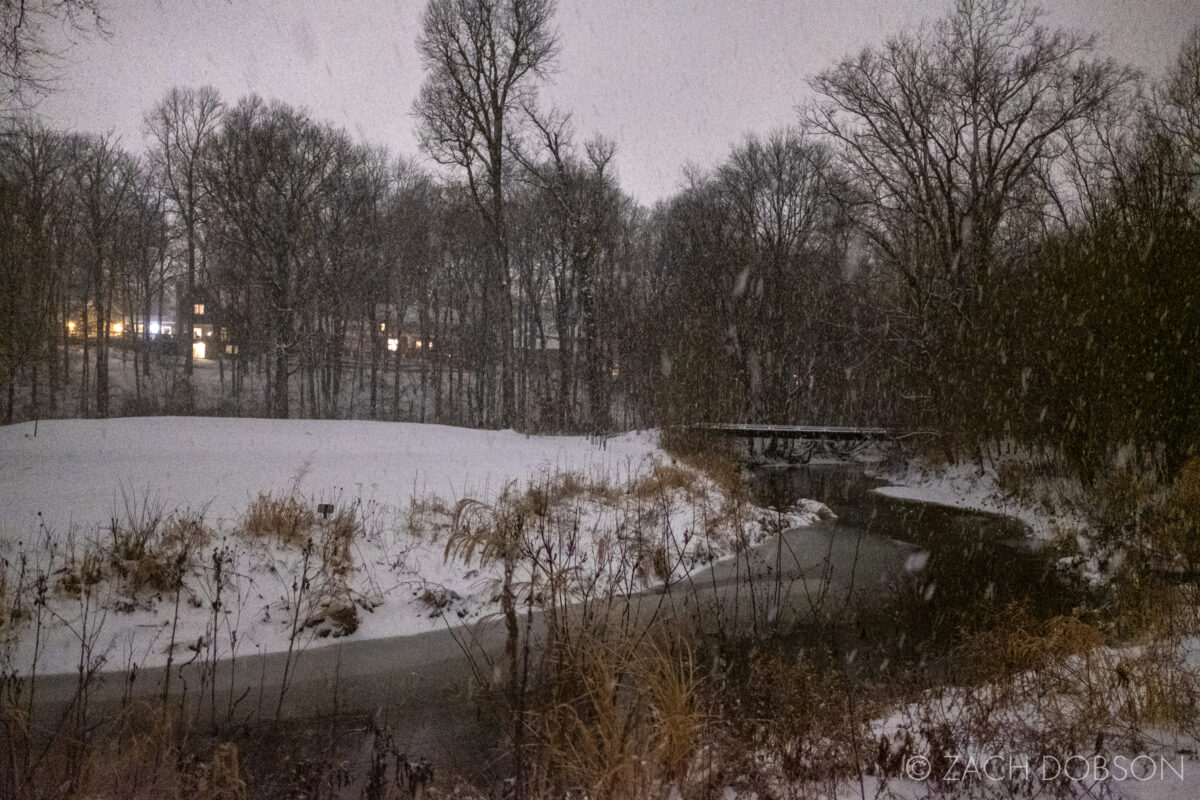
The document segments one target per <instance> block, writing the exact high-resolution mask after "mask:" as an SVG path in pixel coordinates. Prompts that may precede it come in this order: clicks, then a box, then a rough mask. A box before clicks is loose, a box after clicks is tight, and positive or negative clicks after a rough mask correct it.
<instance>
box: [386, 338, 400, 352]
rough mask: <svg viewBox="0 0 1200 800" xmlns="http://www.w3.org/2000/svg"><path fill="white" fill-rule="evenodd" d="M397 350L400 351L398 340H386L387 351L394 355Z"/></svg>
mask: <svg viewBox="0 0 1200 800" xmlns="http://www.w3.org/2000/svg"><path fill="white" fill-rule="evenodd" d="M399 349H400V340H399V339H388V350H391V351H392V352H393V353H394V352H396V351H397V350H399Z"/></svg>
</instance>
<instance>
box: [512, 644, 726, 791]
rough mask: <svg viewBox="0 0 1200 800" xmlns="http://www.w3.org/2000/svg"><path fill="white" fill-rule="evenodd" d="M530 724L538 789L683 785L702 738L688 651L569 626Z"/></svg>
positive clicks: (697, 687)
mask: <svg viewBox="0 0 1200 800" xmlns="http://www.w3.org/2000/svg"><path fill="white" fill-rule="evenodd" d="M576 633H577V634H578V635H580V636H581V637H582V638H577V639H575V640H574V642H573V646H572V647H570V648H568V649H565V650H563V651H561V653H560V658H559V659H558V660H557V661H556V662H555V663H554V664H553V665H552V669H550V670H549V671H548V672H546V673H545V674H544V675H543V679H544V680H546V681H547V682H548V684H549V685H548V686H547V687H546V693H545V695H544V697H545V705H544V707H543V708H542V710H541V711H540V713H538V714H537V715H536V717H535V721H534V722H533V726H534V729H535V731H536V734H537V744H538V747H539V758H538V774H539V781H538V782H539V783H540V784H541V788H542V791H543V794H545V795H546V796H563V795H570V794H573V793H578V794H580V795H581V796H587V797H611V798H630V799H631V800H632V799H633V798H642V797H654V796H665V795H666V794H668V788H667V787H669V786H671V785H672V784H674V785H675V786H676V787H677V788H679V787H683V786H684V785H685V784H686V782H687V781H688V780H689V774H690V773H691V772H692V767H693V766H694V764H695V760H696V756H697V753H698V752H699V751H700V748H701V747H702V744H703V742H704V729H705V727H706V725H707V717H706V715H705V714H704V713H703V710H702V703H703V692H702V683H701V680H700V677H699V675H698V672H697V670H696V669H695V667H694V664H693V661H692V651H691V650H690V649H689V648H687V647H686V646H684V645H683V644H682V643H681V642H678V641H676V642H674V644H673V645H670V646H667V645H661V646H660V645H656V644H653V643H650V642H649V641H648V640H645V639H642V638H640V637H636V636H633V635H631V634H629V632H621V631H618V630H614V629H606V630H604V631H603V632H601V631H600V630H599V629H592V630H590V631H583V630H580V631H576Z"/></svg>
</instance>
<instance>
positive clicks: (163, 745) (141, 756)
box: [0, 703, 249, 800]
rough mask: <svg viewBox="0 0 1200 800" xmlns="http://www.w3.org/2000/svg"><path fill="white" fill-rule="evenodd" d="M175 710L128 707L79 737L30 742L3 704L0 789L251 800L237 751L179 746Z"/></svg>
mask: <svg viewBox="0 0 1200 800" xmlns="http://www.w3.org/2000/svg"><path fill="white" fill-rule="evenodd" d="M177 711H178V710H177V709H174V710H171V709H167V708H165V707H164V706H162V705H161V704H158V703H133V704H130V705H128V706H125V707H124V708H123V709H122V710H121V711H120V712H119V713H117V715H116V716H114V717H113V718H111V719H109V720H108V721H106V722H104V723H103V724H102V725H100V726H99V727H98V728H97V729H94V730H91V731H88V733H87V735H86V736H84V737H82V738H80V737H77V736H75V735H73V734H71V733H68V732H66V731H58V732H56V733H54V734H53V735H52V737H51V738H50V740H49V741H43V740H40V739H38V740H35V738H36V737H37V736H38V735H39V734H34V735H32V736H31V732H30V730H29V726H27V725H26V724H25V719H24V715H23V714H22V712H20V711H19V710H17V709H15V708H14V707H12V706H6V707H5V708H4V709H3V730H4V732H5V734H6V736H5V737H4V738H5V739H6V744H7V746H8V751H9V753H8V757H7V758H5V759H3V760H0V782H2V784H0V791H2V793H3V795H4V796H6V797H13V798H31V799H32V798H37V799H38V800H85V799H86V800H92V799H93V798H110V797H111V798H118V797H119V798H122V799H123V800H124V798H129V800H151V799H152V798H155V799H156V798H178V800H208V799H209V798H212V799H213V800H245V798H247V797H249V793H248V791H247V787H246V782H245V781H244V780H243V778H242V769H241V765H240V763H239V759H238V749H237V746H236V745H235V744H233V743H232V742H229V741H223V742H217V743H215V744H214V745H213V746H211V749H210V752H209V753H208V755H207V756H203V755H201V754H199V753H197V752H196V751H193V750H189V749H185V748H183V747H182V745H181V743H183V742H185V741H187V740H188V738H189V736H190V735H191V734H190V732H191V730H192V726H191V725H190V724H188V723H186V722H184V723H181V721H180V719H179V717H178V713H177Z"/></svg>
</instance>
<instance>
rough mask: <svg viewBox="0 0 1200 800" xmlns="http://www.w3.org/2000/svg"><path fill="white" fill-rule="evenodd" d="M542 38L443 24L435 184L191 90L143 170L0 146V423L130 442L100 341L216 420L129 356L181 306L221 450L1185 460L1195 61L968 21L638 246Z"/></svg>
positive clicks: (848, 65) (172, 399) (153, 133)
mask: <svg viewBox="0 0 1200 800" xmlns="http://www.w3.org/2000/svg"><path fill="white" fill-rule="evenodd" d="M553 12H554V4H553V2H551V0H538V1H537V2H534V1H533V0H522V2H516V1H515V0H482V1H481V0H471V1H470V2H467V0H433V2H430V3H429V5H428V7H427V9H426V13H425V18H424V28H423V33H422V35H421V37H420V39H419V41H418V50H419V52H420V54H421V57H422V59H423V62H424V64H425V68H426V76H427V77H426V83H425V85H424V86H423V87H422V91H421V95H420V99H419V100H418V103H417V106H416V112H417V117H418V120H419V122H418V124H419V126H420V134H421V139H422V146H423V150H424V152H425V153H426V154H427V155H428V156H429V157H431V158H432V160H433V161H435V162H437V163H438V164H439V165H441V166H442V168H443V169H442V170H441V171H439V172H437V173H436V175H435V174H434V173H432V172H430V171H428V170H426V169H424V168H423V167H421V166H419V164H418V163H417V162H416V161H413V160H410V159H406V158H397V157H395V156H393V155H391V154H388V153H387V152H386V151H384V150H383V149H381V148H378V147H374V146H371V145H369V144H365V143H361V142H356V141H354V140H352V139H351V138H350V137H349V136H348V135H347V134H346V133H345V132H344V131H341V130H339V129H336V128H333V127H331V126H329V125H327V124H323V123H321V122H319V121H317V120H314V119H312V118H311V116H310V115H309V114H307V113H306V112H305V111H303V110H301V109H296V108H293V107H290V106H287V105H284V104H281V103H272V102H266V101H264V100H262V99H260V98H257V97H248V98H243V99H241V100H238V101H225V100H223V99H222V98H220V97H218V96H217V94H216V93H215V92H214V91H212V90H210V89H197V90H190V89H176V90H173V91H172V92H170V93H169V94H168V95H167V97H165V98H164V100H163V101H162V102H161V103H160V104H159V105H158V106H157V107H156V108H154V109H152V110H150V111H149V112H148V113H147V115H146V133H147V136H146V149H145V151H144V153H142V154H141V155H138V156H135V155H133V154H132V153H130V152H129V151H127V150H126V149H125V148H124V147H122V145H121V143H119V142H115V141H113V140H112V139H111V138H104V137H95V136H88V135H79V134H73V133H64V132H57V131H52V130H48V129H46V128H45V127H43V126H41V125H39V124H37V123H34V122H29V121H15V122H11V123H10V124H8V125H7V126H6V128H5V130H4V132H3V136H2V141H3V150H2V153H0V205H2V206H3V207H2V208H0V249H2V251H0V270H2V271H3V273H2V275H0V380H3V381H4V386H5V388H6V397H5V400H4V418H5V419H6V420H8V421H12V420H14V419H22V418H29V417H32V416H35V415H46V414H51V415H52V414H61V413H80V414H84V415H93V414H99V415H105V414H112V413H118V412H119V411H120V410H121V409H119V408H114V407H113V405H112V399H111V398H112V397H113V396H114V390H113V386H112V385H111V379H110V376H109V374H108V370H109V363H110V361H111V353H110V350H111V349H112V348H113V347H114V346H115V344H116V343H115V342H114V341H113V323H114V321H122V330H123V331H124V333H123V334H122V335H121V337H120V344H121V349H120V352H121V353H122V354H124V355H125V357H127V358H131V359H133V360H134V365H135V367H136V369H135V370H134V374H135V375H137V376H139V377H138V378H137V379H136V380H135V382H134V385H133V386H132V387H131V391H132V395H133V396H134V397H135V398H136V397H138V396H141V394H142V393H143V391H145V392H147V393H149V392H150V391H151V387H152V386H153V387H155V391H159V392H160V394H164V395H165V396H157V395H153V396H151V395H148V396H150V397H151V401H152V402H153V403H158V404H159V405H158V406H155V408H157V409H160V410H168V411H173V412H189V411H192V412H194V411H209V410H213V409H212V408H209V407H206V406H204V403H205V402H209V401H204V400H201V399H198V394H197V391H198V390H197V386H199V385H200V383H201V381H200V378H198V377H197V374H195V373H194V372H193V369H194V361H193V359H192V357H191V348H190V347H181V348H178V349H176V350H175V351H174V352H173V353H172V352H169V351H168V352H164V351H163V350H162V348H156V347H155V342H154V339H153V336H152V334H151V331H150V326H149V325H146V324H143V323H144V322H145V321H146V320H151V319H159V320H163V319H167V318H170V317H173V316H178V319H177V325H178V329H179V330H178V331H177V333H176V338H177V339H178V340H179V342H180V343H181V344H182V343H190V342H191V341H192V339H193V333H192V329H191V326H192V324H193V322H194V316H193V312H194V310H195V309H197V307H198V305H199V304H203V305H204V306H205V311H206V314H205V316H206V317H208V318H212V319H215V320H217V322H216V323H215V325H217V326H219V327H220V329H222V330H221V331H220V333H219V335H218V337H217V339H218V340H219V341H220V343H221V347H219V348H214V350H215V351H216V352H214V353H210V354H209V358H208V359H206V361H208V362H209V366H211V362H213V361H215V362H216V365H217V367H218V375H219V390H218V391H219V396H220V398H221V400H220V403H219V404H218V405H219V409H218V410H223V411H225V412H228V413H256V414H265V415H273V416H289V415H291V416H295V415H304V416H320V417H339V416H347V415H353V416H361V417H369V418H378V419H422V420H426V421H443V422H453V423H459V424H468V425H483V426H501V425H511V426H516V427H519V428H524V429H538V430H561V431H578V430H610V429H613V428H618V427H630V426H639V425H652V424H670V423H676V422H692V421H701V420H717V419H720V420H754V421H763V422H781V423H783V422H792V423H796V422H804V423H871V424H883V425H889V426H892V427H895V428H900V429H918V428H932V429H936V430H939V431H942V432H943V433H944V434H945V435H946V439H945V440H946V441H947V442H951V443H952V444H953V445H954V446H960V445H965V446H967V447H969V448H973V449H984V448H987V447H990V446H992V445H993V444H994V443H998V442H1025V443H1030V444H1034V445H1037V446H1041V447H1045V448H1048V449H1051V450H1054V451H1055V452H1058V453H1062V454H1065V455H1067V456H1069V457H1070V458H1071V459H1072V460H1073V461H1074V463H1075V464H1076V465H1077V466H1078V467H1081V468H1083V469H1084V470H1085V471H1086V470H1091V469H1094V468H1096V467H1097V466H1099V465H1102V464H1104V463H1107V462H1108V460H1110V459H1111V458H1113V457H1114V454H1115V453H1116V452H1117V451H1118V450H1120V449H1121V448H1124V447H1126V446H1128V445H1133V446H1136V447H1138V448H1141V449H1143V450H1145V451H1146V452H1148V453H1151V454H1153V455H1155V456H1156V457H1159V458H1161V459H1162V463H1163V464H1165V465H1166V466H1168V467H1171V468H1173V467H1175V466H1177V465H1178V464H1179V463H1181V461H1182V460H1183V459H1184V458H1186V457H1187V456H1188V454H1190V453H1192V452H1193V450H1194V447H1195V446H1196V444H1197V443H1198V442H1200V402H1198V399H1197V398H1200V366H1197V358H1196V357H1197V355H1198V354H1200V291H1198V290H1200V259H1198V256H1200V239H1198V236H1200V233H1198V230H1197V215H1198V213H1200V30H1198V31H1193V32H1192V34H1191V35H1190V36H1189V37H1188V39H1187V41H1186V42H1185V44H1184V47H1183V48H1182V50H1181V52H1180V53H1179V54H1178V57H1177V58H1176V60H1175V62H1174V63H1173V65H1172V67H1171V68H1170V69H1169V70H1168V72H1167V74H1165V75H1163V76H1161V77H1146V76H1141V75H1138V74H1136V73H1135V72H1133V71H1132V70H1130V69H1127V68H1125V67H1122V66H1120V65H1118V64H1115V63H1114V62H1112V61H1111V60H1109V59H1106V58H1104V57H1103V56H1102V54H1100V53H1099V52H1097V49H1096V45H1095V43H1094V41H1093V40H1092V39H1090V38H1086V37H1082V36H1079V35H1076V34H1073V33H1070V32H1066V31H1061V30H1056V29H1053V28H1051V27H1048V26H1046V25H1045V24H1044V23H1043V21H1042V20H1041V19H1040V18H1039V16H1038V14H1037V13H1036V10H1035V9H1034V8H1032V7H1030V6H1026V5H1024V4H1021V3H1018V2H1014V1H1013V0H958V2H956V3H955V4H954V5H953V6H952V7H951V8H950V9H948V11H947V12H946V14H945V15H944V16H942V17H941V18H939V19H937V20H935V21H933V22H931V23H929V24H927V25H925V26H923V27H921V28H920V29H918V30H916V31H912V32H906V33H902V34H899V35H897V36H895V37H893V38H891V39H889V40H887V41H886V42H884V43H882V44H879V45H876V46H872V47H868V48H866V49H864V50H863V51H862V52H861V53H858V54H856V55H854V56H851V57H848V58H846V59H845V60H843V61H841V62H840V63H838V64H836V65H834V66H832V67H830V68H829V69H827V70H825V71H823V72H821V73H820V74H818V75H817V76H815V77H813V78H811V79H810V80H809V89H810V90H811V95H812V96H813V97H814V98H815V99H814V100H813V101H812V102H810V103H808V104H807V105H805V106H804V107H803V108H801V109H800V110H799V111H798V116H797V120H796V123H795V124H794V125H793V126H792V127H790V128H788V129H787V130H784V131H777V132H773V133H767V134H761V135H752V136H749V137H748V138H747V139H746V140H745V141H744V142H742V143H741V144H739V145H737V146H736V147H734V148H733V150H732V151H731V153H730V155H729V157H728V158H727V159H726V160H725V161H724V162H723V163H721V164H719V165H717V166H716V167H714V168H712V169H709V170H691V171H690V172H689V173H688V174H687V175H686V176H685V188H683V189H681V190H680V191H679V192H678V193H677V194H676V195H675V196H673V197H672V198H670V199H668V200H666V201H663V202H661V203H658V204H657V205H656V206H655V207H653V208H650V209H647V208H643V207H640V206H638V205H637V204H636V203H635V202H633V201H632V200H631V199H630V198H629V197H628V196H627V195H625V194H624V193H623V192H622V190H621V188H620V185H619V183H618V180H617V177H616V175H615V170H614V167H613V157H614V152H615V150H616V145H614V144H613V143H611V142H608V141H607V140H604V139H603V138H595V139H592V140H590V141H588V142H586V143H583V144H580V143H579V142H577V141H576V137H575V135H574V134H573V132H572V130H571V126H570V122H569V118H568V117H566V116H565V115H563V114H562V113H561V112H557V111H547V110H543V109H542V108H541V107H540V106H539V103H538V99H537V91H536V90H537V87H538V84H539V82H540V80H541V79H542V78H543V77H544V76H545V75H546V73H547V72H548V71H549V70H550V69H551V68H552V66H553V63H554V58H555V56H556V53H557V41H556V39H555V36H554V34H553V27H552V26H553ZM73 322H74V323H75V324H76V325H77V326H79V327H81V328H82V331H81V334H82V335H80V334H77V335H75V336H74V338H73V337H72V335H71V331H70V330H69V327H68V326H69V324H71V323H73ZM139 325H140V326H141V327H140V330H139V327H138V326H139ZM87 334H90V335H87ZM401 334H403V335H404V336H406V337H407V338H406V339H405V342H406V343H408V344H406V345H401V346H399V347H398V348H397V349H396V350H392V349H390V347H395V346H396V344H395V339H396V338H397V337H398V336H400V335H401ZM389 340H392V341H389ZM415 342H421V343H422V345H423V346H421V347H419V348H417V347H415V346H414V345H413V344H412V343H415ZM406 347H407V350H406V349H405V348H406ZM80 350H82V354H83V360H82V361H78V359H77V358H75V357H73V356H72V354H73V353H76V352H77V351H80ZM156 370H157V371H158V373H156V372H155V371H156ZM163 372H165V373H167V374H169V376H170V380H169V381H168V382H167V383H166V384H163V383H162V382H161V381H160V382H155V383H152V382H151V376H152V375H154V374H159V373H163ZM142 377H145V379H146V380H145V386H143V381H142ZM164 385H165V386H166V387H167V388H166V389H165V390H163V389H161V387H162V386H164ZM129 392H130V388H129V387H127V388H126V394H129ZM147 402H150V401H147ZM209 405H210V406H211V402H209ZM135 407H136V408H145V407H146V406H145V404H142V405H136V404H135Z"/></svg>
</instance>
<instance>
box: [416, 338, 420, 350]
mask: <svg viewBox="0 0 1200 800" xmlns="http://www.w3.org/2000/svg"><path fill="white" fill-rule="evenodd" d="M417 349H418V350H420V349H421V340H420V339H417Z"/></svg>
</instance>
